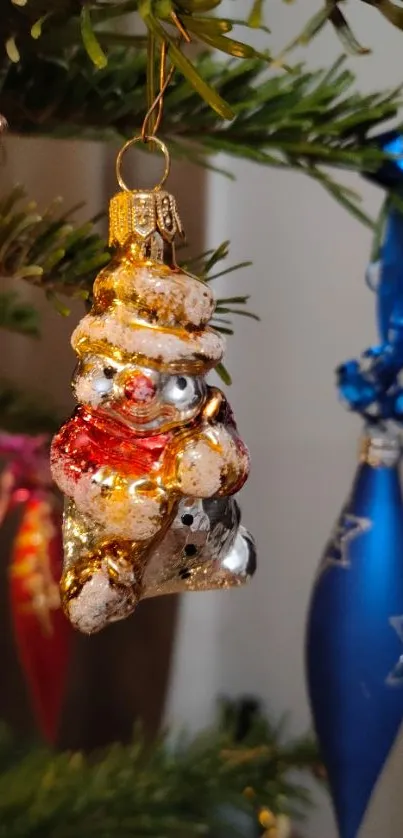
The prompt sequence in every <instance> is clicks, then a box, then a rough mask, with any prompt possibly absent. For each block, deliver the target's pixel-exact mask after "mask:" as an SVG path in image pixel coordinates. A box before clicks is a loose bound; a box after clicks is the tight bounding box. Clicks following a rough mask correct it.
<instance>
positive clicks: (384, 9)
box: [283, 0, 403, 55]
mask: <svg viewBox="0 0 403 838" xmlns="http://www.w3.org/2000/svg"><path fill="white" fill-rule="evenodd" d="M361 2H362V3H365V5H366V6H372V7H373V9H375V10H377V11H378V12H380V14H381V15H382V16H383V17H384V18H385V19H386V20H387V21H389V23H391V24H392V25H393V26H396V27H397V28H398V29H403V8H402V7H401V6H398V5H397V3H394V2H392V0H361ZM341 5H343V8H344V7H345V6H346V5H347V3H346V0H324V2H322V3H319V2H318V4H317V9H316V10H315V12H314V14H313V15H312V17H311V18H310V19H309V20H308V21H307V23H306V24H305V26H304V27H303V29H302V31H301V32H300V33H299V34H298V35H297V36H296V37H295V38H293V40H292V41H291V43H290V44H288V46H287V47H286V48H285V49H284V50H283V54H286V53H287V52H289V51H290V50H291V49H293V48H294V47H295V46H301V45H306V44H308V43H309V41H311V40H312V38H314V37H315V36H316V35H317V34H318V33H319V32H321V31H322V29H323V28H324V27H325V26H326V24H327V23H330V24H331V25H332V26H333V28H334V29H335V31H336V33H337V35H338V36H339V38H340V40H341V42H342V44H343V46H344V48H345V49H346V50H347V51H348V52H350V53H351V54H353V55H365V54H367V53H368V52H370V50H369V49H368V48H367V47H365V46H362V44H361V43H360V42H359V41H358V40H357V38H356V36H355V34H354V32H353V30H352V28H351V26H350V23H349V20H348V12H347V15H346V14H344V12H342V10H341V8H340V7H341Z"/></svg>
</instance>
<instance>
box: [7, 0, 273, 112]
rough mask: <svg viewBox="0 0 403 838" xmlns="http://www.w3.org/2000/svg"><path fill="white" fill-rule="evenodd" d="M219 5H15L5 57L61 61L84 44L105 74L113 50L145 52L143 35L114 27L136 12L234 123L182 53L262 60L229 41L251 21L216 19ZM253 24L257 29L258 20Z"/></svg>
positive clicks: (141, 1)
mask: <svg viewBox="0 0 403 838" xmlns="http://www.w3.org/2000/svg"><path fill="white" fill-rule="evenodd" d="M219 5H220V2H208V0H206V2H203V0H186V2H182V0H163V2H150V0H108V2H104V0H87V2H86V3H84V4H82V5H81V4H78V3H77V2H76V0H58V2H54V3H53V4H52V9H50V10H49V8H48V4H47V3H45V2H43V0H30V2H29V3H27V2H26V1H25V2H24V0H14V4H13V3H10V8H9V9H8V13H7V14H6V15H5V18H4V20H3V19H2V20H1V22H0V41H3V43H4V47H5V51H4V56H7V58H8V59H9V60H10V61H11V62H13V63H16V64H17V63H18V62H19V61H20V59H21V58H22V59H24V58H25V57H26V56H27V55H29V54H30V53H35V52H37V53H38V52H40V53H41V54H42V55H44V56H46V55H49V54H52V55H53V56H54V57H55V58H59V57H61V54H62V53H63V51H64V52H66V51H71V50H72V49H73V48H75V47H77V45H78V44H82V45H83V47H84V50H85V52H86V54H87V59H88V60H89V61H91V62H92V64H93V66H94V67H95V68H97V69H103V68H105V67H106V65H107V63H108V47H109V46H110V45H111V44H113V43H114V44H117V43H121V44H124V45H125V47H128V46H130V45H131V46H136V47H137V48H138V47H139V46H140V47H141V46H144V43H145V36H144V35H143V36H142V35H140V36H138V35H131V34H127V31H128V32H130V29H131V26H130V23H128V22H127V21H126V20H125V28H126V32H125V33H124V34H121V32H119V31H116V28H114V27H113V26H112V28H111V27H110V24H111V23H113V22H114V21H116V20H120V19H121V18H125V17H126V16H127V15H128V14H130V13H132V12H134V11H135V12H137V13H138V15H139V16H140V18H141V20H142V22H143V24H144V27H145V32H147V30H148V32H149V33H150V34H151V35H152V37H153V38H154V39H155V41H156V42H157V43H159V44H162V43H166V44H168V46H169V54H170V58H171V60H172V62H173V63H174V64H175V66H176V67H177V68H178V70H179V71H180V72H181V73H182V74H183V76H184V77H185V78H187V80H188V81H189V82H190V84H191V85H193V87H194V88H195V90H196V91H197V92H198V94H199V95H200V96H202V97H203V99H204V100H205V101H206V102H207V103H208V105H209V106H210V107H211V108H213V109H214V110H215V111H216V112H217V114H219V115H220V117H221V118H223V119H232V117H233V112H232V110H231V107H230V105H229V104H228V103H227V102H226V101H225V99H223V98H222V97H221V96H220V94H219V93H217V91H216V90H215V89H214V87H212V86H210V85H209V84H208V82H207V81H206V79H205V78H204V77H203V75H202V74H200V73H199V72H198V70H197V68H196V67H195V66H194V64H193V63H192V62H191V61H190V60H189V58H188V57H187V56H186V54H185V52H184V49H183V43H189V42H196V43H202V44H204V45H206V46H208V47H209V48H212V49H217V50H220V51H222V52H225V53H227V54H229V55H233V56H236V57H237V58H253V57H257V56H261V55H262V54H261V53H259V52H257V51H256V50H255V49H254V48H253V47H252V46H251V45H250V44H248V43H244V42H243V41H238V40H235V39H234V38H232V37H228V33H230V32H232V29H233V26H234V24H239V23H241V24H244V25H245V26H249V25H250V24H249V22H248V20H245V21H237V20H231V19H229V18H227V17H225V18H222V17H219V16H218V15H217V14H215V16H214V17H213V16H211V14H209V12H210V11H212V10H213V9H216V8H217V7H218V6H219ZM255 17H256V16H255ZM252 23H253V25H254V26H256V25H258V24H257V21H256V19H255V20H254V21H252ZM178 36H179V41H178ZM35 42H38V43H37V44H36V43H35ZM264 58H265V60H266V61H267V60H268V55H266V54H265V56H264ZM1 63H3V64H4V59H3V62H1V60H0V67H1Z"/></svg>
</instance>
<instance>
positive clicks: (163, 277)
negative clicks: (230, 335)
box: [72, 190, 225, 374]
mask: <svg viewBox="0 0 403 838" xmlns="http://www.w3.org/2000/svg"><path fill="white" fill-rule="evenodd" d="M181 231H182V228H181V224H180V220H179V216H178V214H177V209H176V203H175V199H174V198H173V197H172V196H171V195H169V194H168V193H167V192H163V191H161V190H158V191H154V192H128V191H127V192H120V193H118V195H115V197H114V198H112V201H111V205H110V241H111V244H112V245H115V246H116V245H117V246H118V248H119V249H118V251H117V253H116V256H115V257H114V259H113V260H112V261H111V262H110V264H109V265H107V267H106V268H104V269H103V270H102V271H101V273H100V274H99V275H98V277H97V279H96V280H95V284H94V297H93V305H92V308H91V311H90V313H89V314H87V315H86V317H84V318H83V320H81V322H80V323H79V324H78V326H77V328H76V329H75V331H74V332H73V335H72V345H73V348H74V349H75V351H76V352H77V353H78V354H79V355H81V356H82V355H86V354H89V353H91V352H95V353H97V354H98V353H100V352H101V353H102V354H103V355H106V356H108V355H109V356H110V357H112V358H115V360H118V361H121V362H131V363H139V364H142V365H147V363H150V364H151V365H154V366H157V367H158V368H159V369H162V370H165V371H168V372H189V373H191V374H192V373H193V374H205V373H206V372H208V371H209V370H210V369H212V368H213V367H215V366H216V365H217V364H218V362H219V361H220V360H221V358H222V356H223V354H224V348H225V344H224V339H223V338H222V336H221V335H220V334H218V333H217V332H215V331H214V330H213V329H211V328H210V327H209V326H208V325H207V324H208V322H209V320H210V318H211V316H212V314H213V311H214V306H215V302H214V296H213V294H212V292H211V290H210V288H209V287H208V285H206V284H205V283H204V282H201V281H200V280H198V279H196V278H195V277H193V276H190V275H189V274H187V273H185V272H184V271H182V270H181V269H180V268H178V267H177V266H176V265H175V264H172V255H171V258H170V261H171V264H166V261H167V254H166V250H167V247H166V246H167V245H168V247H169V246H171V245H172V242H173V240H174V237H175V235H176V234H177V233H181ZM164 258H165V262H164V261H162V260H163V259H164Z"/></svg>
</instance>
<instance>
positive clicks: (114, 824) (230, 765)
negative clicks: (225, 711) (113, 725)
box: [0, 717, 318, 838]
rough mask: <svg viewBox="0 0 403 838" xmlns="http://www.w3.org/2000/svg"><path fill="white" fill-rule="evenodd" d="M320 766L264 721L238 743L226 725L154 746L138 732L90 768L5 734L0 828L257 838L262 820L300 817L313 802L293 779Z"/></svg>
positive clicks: (21, 833)
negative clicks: (19, 748)
mask: <svg viewBox="0 0 403 838" xmlns="http://www.w3.org/2000/svg"><path fill="white" fill-rule="evenodd" d="M317 764H318V757H317V754H316V749H315V748H314V746H313V744H312V742H310V741H308V740H299V741H296V742H291V743H290V742H288V743H287V742H284V740H283V738H282V736H281V735H280V733H279V731H278V730H277V729H276V727H275V726H273V725H271V724H270V723H269V722H268V721H267V720H265V719H263V718H261V717H257V718H256V721H255V723H254V724H253V725H252V727H251V729H250V731H249V732H248V733H247V735H246V736H245V737H243V738H242V739H239V737H238V736H237V735H236V731H235V730H234V729H231V728H230V727H226V726H225V725H224V724H223V723H221V724H219V725H218V726H217V727H216V728H215V729H213V730H210V731H207V732H205V733H204V734H200V735H199V736H197V737H196V738H195V739H193V740H189V739H187V738H183V737H182V739H181V740H180V741H179V742H177V744H176V746H175V745H172V743H168V741H165V740H164V739H162V740H160V741H159V742H157V743H155V744H154V745H153V746H152V747H151V748H150V746H146V744H145V742H144V741H143V739H142V737H141V735H140V734H139V733H137V734H136V735H135V737H134V739H133V741H132V743H131V744H130V745H128V746H121V745H113V746H111V747H110V748H109V749H108V750H106V751H105V752H104V753H103V754H99V755H98V758H97V759H94V758H92V759H91V760H90V759H87V758H86V757H85V756H84V755H83V754H81V753H75V754H71V753H65V754H64V753H62V754H58V755H57V754H52V753H50V752H48V751H46V750H45V749H40V748H35V747H33V748H31V749H29V748H28V749H26V750H25V751H22V752H20V753H18V751H17V752H16V748H15V745H14V744H13V742H12V741H10V738H9V737H7V735H6V734H4V735H3V737H2V740H1V741H0V821H1V824H2V829H3V832H4V835H7V838H17V836H18V838H34V836H36V835H40V836H41V838H52V837H53V836H55V835H56V834H57V836H58V838H73V836H76V835H77V834H80V835H82V836H85V838H92V836H94V838H115V836H116V838H117V836H119V838H126V836H127V838H128V836H133V835H136V836H138V838H145V836H157V835H160V836H162V835H163V836H165V838H180V836H182V838H196V836H201V835H205V836H210V838H213V836H218V835H220V836H226V838H230V836H235V834H239V832H238V831H237V828H238V830H240V829H241V827H240V823H242V824H243V829H241V834H242V835H244V836H247V835H254V834H256V830H257V824H258V818H259V817H260V818H262V815H263V812H264V813H265V815H266V818H267V820H269V816H270V814H271V816H272V825H273V827H274V826H275V824H276V816H278V815H284V814H285V815H289V814H292V815H293V816H297V817H298V816H301V815H302V816H303V814H304V813H305V811H306V810H307V807H308V806H309V804H310V798H309V794H308V792H307V791H306V790H305V788H303V787H301V786H299V785H298V784H297V783H296V782H295V780H294V779H293V778H292V775H291V771H292V770H293V769H295V768H297V769H300V770H303V771H308V772H313V771H315V768H316V766H317ZM231 816H232V817H231ZM237 824H238V827H237V826H236V825H237ZM77 830H78V833H77Z"/></svg>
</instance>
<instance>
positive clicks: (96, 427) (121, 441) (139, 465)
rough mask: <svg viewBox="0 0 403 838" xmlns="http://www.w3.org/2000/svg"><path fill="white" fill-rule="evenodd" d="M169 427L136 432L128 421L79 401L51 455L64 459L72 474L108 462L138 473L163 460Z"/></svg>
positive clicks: (141, 473)
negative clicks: (148, 433) (148, 432)
mask: <svg viewBox="0 0 403 838" xmlns="http://www.w3.org/2000/svg"><path fill="white" fill-rule="evenodd" d="M171 439H172V431H170V432H168V433H164V434H157V435H156V436H138V435H137V434H136V433H135V431H132V430H131V429H130V428H128V427H127V425H124V424H122V423H121V422H119V421H117V420H115V419H112V418H111V417H109V416H107V415H106V414H105V413H103V412H101V411H98V410H90V409H89V408H88V407H82V406H81V405H80V406H79V407H78V408H77V409H76V410H75V412H74V413H73V415H72V417H71V419H69V421H68V422H66V424H65V425H63V427H62V428H61V430H60V431H59V433H58V434H57V436H56V437H55V439H54V441H53V445H52V459H55V460H56V459H59V458H61V459H63V460H66V459H67V464H66V465H67V468H68V471H69V473H70V475H71V477H75V478H76V479H78V478H79V477H80V476H81V475H82V474H84V473H88V472H94V471H97V469H98V468H100V467H101V466H110V467H111V468H113V469H114V470H116V471H118V472H119V473H120V474H125V475H130V476H131V477H141V476H143V475H144V476H145V475H147V474H149V473H150V471H151V469H152V467H153V466H154V465H155V464H156V463H158V462H159V461H160V460H162V457H163V454H164V451H165V448H166V446H167V444H168V442H169V441H170V440H171ZM66 455H67V457H66Z"/></svg>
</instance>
